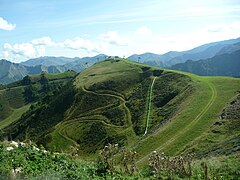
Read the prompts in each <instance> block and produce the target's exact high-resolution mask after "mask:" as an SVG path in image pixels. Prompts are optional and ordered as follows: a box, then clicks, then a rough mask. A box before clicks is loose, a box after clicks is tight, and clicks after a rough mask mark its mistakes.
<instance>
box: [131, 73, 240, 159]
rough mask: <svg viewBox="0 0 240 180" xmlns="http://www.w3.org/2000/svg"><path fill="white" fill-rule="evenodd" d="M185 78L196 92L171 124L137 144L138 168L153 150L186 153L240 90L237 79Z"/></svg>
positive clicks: (194, 76) (173, 153)
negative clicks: (190, 80)
mask: <svg viewBox="0 0 240 180" xmlns="http://www.w3.org/2000/svg"><path fill="white" fill-rule="evenodd" d="M183 74H186V75H188V76H190V77H191V78H192V80H193V81H194V82H195V83H194V89H195V91H194V93H193V94H192V95H191V96H190V97H189V98H188V99H187V101H185V103H184V104H182V108H183V110H182V111H181V112H179V113H178V114H177V115H176V116H175V117H173V118H172V119H171V121H170V122H169V123H167V124H165V125H164V126H163V127H162V128H161V129H159V131H156V132H155V133H153V134H151V135H149V136H148V137H147V138H145V139H143V140H142V141H140V142H139V143H138V144H137V146H136V147H135V149H136V151H138V152H140V154H139V156H140V158H139V161H138V164H144V162H146V161H147V159H148V155H149V154H150V152H152V151H154V150H158V151H162V152H165V153H167V154H168V155H176V154H179V153H181V152H182V151H183V150H184V149H185V150H186V148H185V146H188V148H190V147H191V145H190V144H191V143H192V142H193V141H195V140H196V139H197V138H200V137H201V136H202V135H203V134H204V133H205V132H207V131H208V130H209V127H211V125H213V124H214V123H215V122H217V121H218V119H219V116H220V114H221V112H222V110H223V109H224V107H225V106H226V105H227V103H229V102H230V101H231V100H233V98H234V97H235V96H236V95H237V92H238V91H239V89H240V79H237V78H228V77H200V76H196V75H192V74H188V73H183ZM213 141H214V140H213ZM205 145H206V144H202V146H205Z"/></svg>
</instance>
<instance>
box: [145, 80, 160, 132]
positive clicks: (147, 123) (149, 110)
mask: <svg viewBox="0 0 240 180" xmlns="http://www.w3.org/2000/svg"><path fill="white" fill-rule="evenodd" d="M156 78H157V77H154V79H153V81H152V84H151V87H150V93H149V103H148V111H147V120H146V129H145V132H144V134H143V136H145V135H146V134H147V131H148V126H149V118H150V114H151V103H152V90H153V86H154V83H155V80H156Z"/></svg>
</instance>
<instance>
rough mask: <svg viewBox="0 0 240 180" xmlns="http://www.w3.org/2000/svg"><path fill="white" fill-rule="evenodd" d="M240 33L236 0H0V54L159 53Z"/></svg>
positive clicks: (12, 56)
mask: <svg viewBox="0 0 240 180" xmlns="http://www.w3.org/2000/svg"><path fill="white" fill-rule="evenodd" d="M237 37H240V2H239V0H181V1H180V0H121V1H120V0H119V1H113V0H39V1H37V0H24V1H23V0H0V59H1V58H5V59H8V60H11V61H14V62H20V61H24V60H26V59H29V58H35V57H39V56H67V57H76V56H77V57H84V56H94V55H96V54H99V53H104V54H108V55H119V56H129V55H131V54H135V53H137V54H140V53H144V52H153V53H157V54H162V53H165V52H168V51H171V50H176V51H182V50H187V49H191V48H193V47H195V46H198V45H201V44H204V43H208V42H214V41H220V40H225V39H232V38H237Z"/></svg>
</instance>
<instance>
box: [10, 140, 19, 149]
mask: <svg viewBox="0 0 240 180" xmlns="http://www.w3.org/2000/svg"><path fill="white" fill-rule="evenodd" d="M10 144H11V145H13V146H15V147H16V148H18V143H17V142H15V141H12V142H11V143H10Z"/></svg>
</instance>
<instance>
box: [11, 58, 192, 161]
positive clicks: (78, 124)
mask: <svg viewBox="0 0 240 180" xmlns="http://www.w3.org/2000/svg"><path fill="white" fill-rule="evenodd" d="M152 82H154V86H153V83H152ZM191 84H192V81H191V79H190V78H189V77H188V76H185V75H181V74H178V73H174V72H165V71H163V70H161V69H156V68H153V67H150V66H146V65H143V64H138V63H133V62H131V61H128V60H123V59H109V60H106V61H103V62H99V63H96V64H95V65H94V66H92V67H90V68H88V69H86V70H84V71H82V72H81V73H80V74H79V75H78V76H77V77H76V78H75V79H74V81H73V82H72V83H70V84H68V85H67V87H65V88H63V91H62V92H61V93H60V94H56V95H55V96H53V97H50V99H49V100H48V101H47V102H45V103H44V104H41V106H39V107H36V108H35V109H32V110H31V111H29V112H27V113H26V115H25V117H23V118H22V119H21V120H20V121H19V122H18V123H16V124H13V125H12V126H11V127H8V128H9V129H10V128H11V129H14V130H12V131H11V136H12V137H14V138H16V139H18V138H20V139H22V138H25V137H26V135H27V137H29V138H31V139H34V140H36V141H38V143H42V144H44V145H45V146H46V147H48V148H49V149H54V150H58V151H67V152H70V151H71V150H72V148H73V147H74V148H77V149H78V151H79V154H80V155H82V156H84V157H86V156H87V155H92V154H94V153H95V152H97V150H99V149H101V148H102V147H103V146H105V145H106V144H108V143H118V144H119V146H134V144H135V143H136V142H138V141H139V140H140V139H141V138H142V136H143V134H144V133H145V132H146V129H147V132H148V133H152V132H153V131H155V130H156V129H157V127H158V126H160V125H161V123H163V122H165V121H167V120H168V119H170V118H171V117H173V116H174V114H175V113H176V110H178V109H179V108H180V105H181V103H182V101H183V99H184V98H185V97H186V96H187V95H186V94H190V92H191V90H192V88H191V87H192V86H191ZM149 109H151V110H149ZM19 126H21V130H18V129H19V128H18V127H19ZM36 127H38V128H36ZM6 131H8V130H6Z"/></svg>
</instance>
